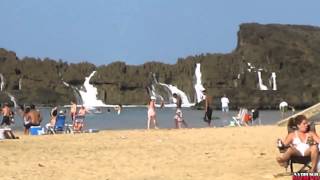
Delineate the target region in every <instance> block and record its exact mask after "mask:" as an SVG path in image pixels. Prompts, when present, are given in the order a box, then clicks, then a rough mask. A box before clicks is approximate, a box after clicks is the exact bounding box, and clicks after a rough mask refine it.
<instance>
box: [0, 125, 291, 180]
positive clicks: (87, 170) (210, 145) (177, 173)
mask: <svg viewBox="0 0 320 180" xmlns="http://www.w3.org/2000/svg"><path fill="white" fill-rule="evenodd" d="M285 134H286V128H285V127H277V126H256V127H241V128H239V127H228V128H201V129H180V130H167V129H160V130H149V131H148V130H121V131H120V130H118V131H103V132H99V133H91V134H90V133H83V134H75V135H72V134H59V135H43V136H23V135H20V139H18V140H3V141H0V154H1V156H0V172H2V173H1V179H2V180H7V179H48V180H51V179H52V180H53V179H54V180H55V179H66V180H71V179H99V180H100V179H101V180H114V179H130V180H132V179H133V180H140V179H146V180H149V179H150V180H154V179H156V180H157V179H163V180H168V179H181V180H182V179H183V180H185V179H218V180H228V179H234V180H235V179H238V180H242V179H243V180H247V179H252V180H256V179H291V176H282V177H277V178H275V177H274V175H275V174H279V173H283V172H285V169H284V168H282V167H280V166H279V165H278V164H277V163H276V161H275V158H276V156H277V155H278V154H279V152H278V150H277V148H276V143H275V142H276V139H277V138H278V137H284V136H285Z"/></svg>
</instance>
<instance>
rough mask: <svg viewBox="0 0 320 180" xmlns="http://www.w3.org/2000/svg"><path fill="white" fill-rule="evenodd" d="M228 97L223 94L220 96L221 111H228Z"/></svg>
mask: <svg viewBox="0 0 320 180" xmlns="http://www.w3.org/2000/svg"><path fill="white" fill-rule="evenodd" d="M229 103H230V101H229V99H228V98H227V96H226V95H223V97H222V98H221V110H222V112H229Z"/></svg>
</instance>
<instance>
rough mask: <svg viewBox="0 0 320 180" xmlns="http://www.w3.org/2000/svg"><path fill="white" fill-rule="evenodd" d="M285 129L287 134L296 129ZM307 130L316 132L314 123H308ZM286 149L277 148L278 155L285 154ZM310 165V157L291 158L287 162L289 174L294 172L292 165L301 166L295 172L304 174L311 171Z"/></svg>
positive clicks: (289, 127)
mask: <svg viewBox="0 0 320 180" xmlns="http://www.w3.org/2000/svg"><path fill="white" fill-rule="evenodd" d="M287 129H288V133H291V132H293V131H295V130H296V127H291V126H288V127H287ZM308 129H309V131H313V132H316V129H315V124H314V122H311V123H310V125H309V126H308ZM288 148H289V147H278V149H279V151H280V153H284V152H286V150H287V149H288ZM310 163H311V157H310V156H292V157H291V158H290V159H289V160H288V165H289V166H290V172H291V173H294V172H295V171H294V169H293V166H294V164H301V165H302V167H301V168H300V169H299V170H298V171H296V172H305V171H307V170H308V169H311V165H310Z"/></svg>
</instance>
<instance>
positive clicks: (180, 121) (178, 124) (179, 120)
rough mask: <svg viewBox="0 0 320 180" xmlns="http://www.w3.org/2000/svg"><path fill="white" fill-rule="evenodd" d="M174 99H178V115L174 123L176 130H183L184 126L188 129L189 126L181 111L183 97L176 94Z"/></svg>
mask: <svg viewBox="0 0 320 180" xmlns="http://www.w3.org/2000/svg"><path fill="white" fill-rule="evenodd" d="M173 97H174V98H175V99H176V102H175V103H176V105H177V110H176V114H175V116H174V121H175V125H176V128H177V129H179V128H181V127H182V124H183V125H184V127H188V124H187V123H186V122H185V121H184V119H183V117H182V110H181V105H182V100H181V97H180V96H179V95H178V94H176V93H173Z"/></svg>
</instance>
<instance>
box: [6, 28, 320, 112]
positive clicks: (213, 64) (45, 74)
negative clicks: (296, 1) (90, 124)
mask: <svg viewBox="0 0 320 180" xmlns="http://www.w3.org/2000/svg"><path fill="white" fill-rule="evenodd" d="M319 58H320V28H318V27H312V26H298V25H279V24H268V25H261V24H255V23H250V24H241V25H240V29H239V32H238V43H237V47H236V49H235V50H234V51H233V52H230V53H229V54H201V55H195V56H189V57H186V58H179V59H178V60H177V62H176V64H172V65H171V64H164V63H160V62H148V63H145V64H143V65H126V64H125V63H124V62H114V63H111V64H109V65H105V66H99V67H96V66H94V65H93V64H90V63H79V64H68V63H65V62H62V61H54V60H51V59H44V60H40V59H34V58H24V59H21V60H19V59H18V58H17V57H16V55H15V53H14V52H10V51H6V50H4V49H0V73H2V74H3V75H4V77H5V78H6V82H7V83H6V85H5V91H8V92H10V93H11V94H14V95H15V96H16V98H17V100H18V101H19V102H20V103H21V102H22V103H27V102H35V103H41V104H57V103H58V104H65V103H69V101H70V100H71V99H73V98H75V97H74V95H73V91H72V90H71V89H70V87H67V86H65V85H64V84H63V83H62V80H63V81H65V82H67V83H69V84H71V85H73V86H76V87H78V88H81V85H82V84H83V82H84V79H85V77H86V76H88V75H89V74H90V73H91V72H92V71H93V70H97V73H96V74H95V76H94V77H93V78H92V79H91V83H93V84H94V85H95V86H96V87H97V88H98V98H99V99H101V100H103V101H104V102H106V103H107V104H118V103H122V104H145V103H146V102H147V99H148V97H149V95H148V94H147V88H148V87H150V85H151V83H152V81H153V74H155V76H156V79H157V80H158V81H159V82H163V83H166V84H173V85H176V86H177V87H179V89H181V90H183V91H184V92H186V94H187V95H188V96H189V98H190V100H191V101H194V94H195V91H194V87H193V85H194V81H195V77H194V72H195V65H196V63H201V71H202V82H203V83H204V86H205V88H206V89H207V90H208V92H209V94H210V95H212V96H213V97H214V103H215V106H216V107H219V106H220V105H219V104H220V102H219V101H220V97H221V96H222V95H223V94H227V96H228V97H229V99H230V101H231V106H232V107H233V108H236V107H239V106H247V107H251V106H252V107H259V108H266V109H267V108H277V106H278V104H279V102H280V101H281V99H284V100H286V101H287V102H288V103H289V104H291V105H293V106H295V107H298V108H299V107H300V108H303V107H306V106H310V105H312V104H315V103H317V102H319V100H320V92H319V90H318V89H319V86H320V77H319V76H317V73H318V70H319V66H320V62H319ZM258 71H260V72H261V79H262V83H263V84H264V85H265V86H266V88H268V89H269V90H266V91H262V90H259V79H258ZM273 72H274V73H275V74H276V82H277V90H276V91H274V90H272V88H273V87H272V79H271V75H272V73H273ZM20 79H22V89H19V81H21V80H20ZM5 100H7V96H6V95H5V94H4V92H0V101H5Z"/></svg>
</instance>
